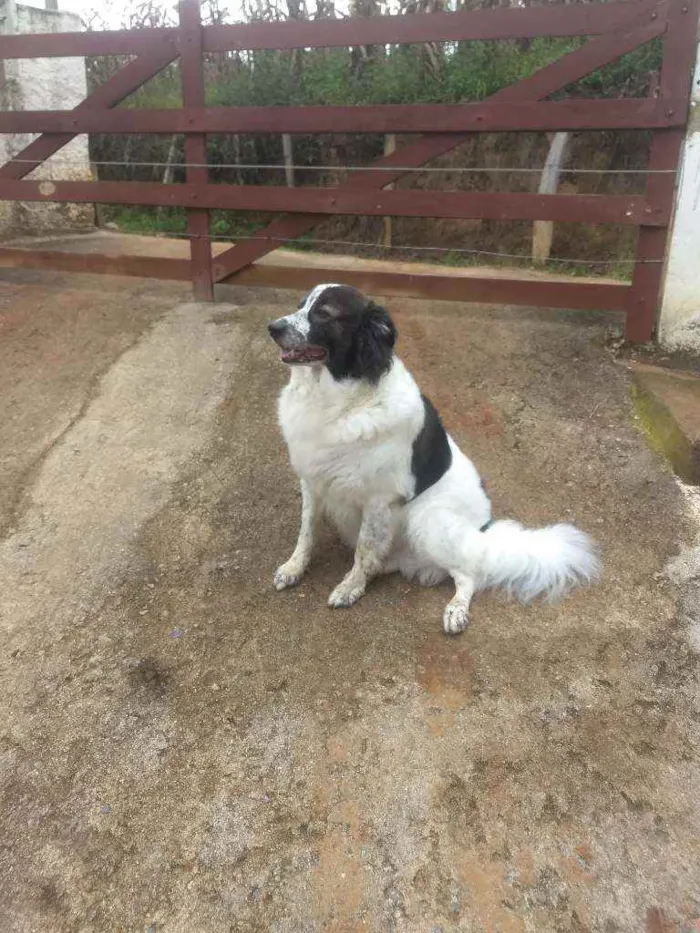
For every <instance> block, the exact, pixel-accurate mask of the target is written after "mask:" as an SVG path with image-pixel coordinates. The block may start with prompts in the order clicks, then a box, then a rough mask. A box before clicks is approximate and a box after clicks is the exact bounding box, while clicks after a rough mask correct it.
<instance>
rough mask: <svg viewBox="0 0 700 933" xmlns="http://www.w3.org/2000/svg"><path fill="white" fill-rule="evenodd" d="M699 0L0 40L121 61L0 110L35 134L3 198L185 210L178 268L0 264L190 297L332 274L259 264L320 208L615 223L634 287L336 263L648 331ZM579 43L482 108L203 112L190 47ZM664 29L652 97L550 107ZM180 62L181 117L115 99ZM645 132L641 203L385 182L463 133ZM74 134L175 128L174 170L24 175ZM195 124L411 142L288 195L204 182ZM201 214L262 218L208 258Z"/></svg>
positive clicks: (410, 284) (21, 52)
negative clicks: (629, 237)
mask: <svg viewBox="0 0 700 933" xmlns="http://www.w3.org/2000/svg"><path fill="white" fill-rule="evenodd" d="M699 3H700V0H633V2H613V3H605V4H574V5H561V6H559V5H555V6H551V5H550V6H539V7H529V8H513V9H503V8H498V9H488V10H481V11H476V12H456V13H429V14H418V15H412V16H385V17H377V18H371V19H344V20H321V21H314V22H296V21H295V22H276V23H252V24H246V25H233V26H202V24H201V21H200V14H199V6H198V3H197V0H185V2H184V3H182V5H181V10H180V24H179V27H178V28H164V29H147V30H131V31H117V32H94V33H89V32H87V33H65V34H42V35H18V36H4V37H1V38H0V58H3V59H7V58H43V57H51V56H98V55H124V54H130V55H134V56H135V58H133V59H132V60H131V61H130V63H129V64H127V65H126V66H125V67H124V68H122V70H121V71H119V72H118V73H117V74H116V75H115V76H114V77H112V78H111V79H110V80H108V81H107V82H106V83H105V84H103V85H102V86H101V87H99V88H98V89H97V90H95V91H94V92H93V93H92V94H91V95H90V96H89V97H88V98H87V99H86V100H85V101H83V102H82V103H81V104H80V105H79V106H78V107H76V108H75V109H73V110H70V111H29V112H3V113H0V132H2V133H40V134H41V135H40V136H39V137H38V138H37V139H35V140H34V141H33V142H32V143H31V144H30V145H29V146H27V147H26V148H25V149H24V150H23V151H22V152H20V153H18V154H17V155H16V156H15V158H14V159H13V160H12V161H10V162H8V163H7V164H5V165H4V166H2V167H0V200H16V201H59V202H89V203H102V204H132V205H153V206H163V205H168V206H175V205H177V206H182V207H185V208H187V216H188V232H189V237H190V249H191V255H190V260H189V261H188V260H184V259H182V260H180V259H165V258H155V257H144V256H140V257H136V256H108V255H80V254H75V253H68V252H58V251H37V250H23V249H17V248H3V249H0V265H5V266H21V267H32V268H44V269H47V268H48V269H62V270H72V271H82V272H109V273H121V274H126V275H139V276H149V277H156V278H165V279H180V280H191V281H192V282H193V285H194V291H195V295H196V296H197V297H198V298H201V299H211V298H212V297H213V291H214V285H215V284H216V283H234V282H235V283H242V284H243V283H245V284H250V285H274V286H276V287H280V288H285V287H286V288H306V287H309V286H311V285H315V284H316V283H317V282H318V281H324V280H333V279H335V278H336V277H337V275H338V272H337V270H336V271H332V270H324V269H321V268H318V267H315V268H308V269H304V268H296V267H290V266H277V267H275V266H274V265H272V264H269V263H265V264H256V260H258V259H260V257H262V256H264V255H265V254H266V253H268V252H270V251H271V250H274V249H276V248H277V247H278V246H279V243H280V240H283V241H287V240H289V239H293V238H295V237H299V236H301V235H303V234H305V233H306V232H307V231H308V230H310V229H312V228H313V227H314V226H315V225H316V224H318V223H319V222H320V221H321V220H323V219H324V218H325V217H327V216H328V215H333V214H352V215H376V216H382V217H384V216H413V217H415V216H418V217H430V218H489V219H498V220H528V221H530V220H549V221H556V222H557V223H567V222H572V221H573V222H579V223H590V224H595V223H606V224H625V225H632V226H635V227H638V228H639V234H638V241H637V254H636V261H635V265H634V274H633V277H632V282H631V284H630V285H626V284H622V283H620V284H616V283H609V282H600V283H596V282H590V281H589V282H577V281H570V282H567V281H561V280H548V279H541V278H537V279H534V278H524V277H523V278H512V277H508V278H498V277H495V276H494V277H480V278H479V277H471V276H470V277H464V276H461V277H457V276H450V275H444V274H440V275H437V274H435V275H431V274H422V273H416V274H412V273H403V272H402V273H399V272H364V271H362V272H358V271H353V272H343V279H344V280H345V281H346V282H348V283H349V284H356V285H358V287H361V288H363V289H365V290H367V291H373V292H375V293H379V294H403V295H410V296H418V297H423V296H425V297H430V298H434V299H455V300H460V301H479V302H498V303H507V304H526V305H535V306H543V307H552V308H574V309H584V308H589V309H600V310H608V309H612V310H621V311H624V312H626V320H627V336H628V338H629V339H630V340H633V341H637V342H641V341H646V340H649V339H650V338H651V337H652V335H653V332H654V325H655V319H656V311H657V304H658V301H659V294H660V286H661V281H662V275H663V260H664V255H665V248H666V240H667V233H668V227H669V223H670V220H671V214H672V209H673V199H674V189H675V181H676V173H677V169H678V165H679V157H680V153H681V146H682V142H683V138H684V129H685V125H686V121H687V117H688V106H689V89H690V81H691V74H692V68H693V63H694V56H695V44H696V33H697V22H698V4H699ZM540 36H542V37H562V36H589V37H591V38H589V39H588V41H586V42H585V43H583V44H582V45H581V46H579V47H578V48H576V49H575V50H574V51H572V52H569V53H567V54H565V55H563V56H562V57H561V58H559V59H558V60H556V61H554V62H552V63H550V64H548V65H546V66H545V67H543V68H541V69H540V70H539V71H536V72H535V73H534V74H532V75H530V77H528V78H525V79H523V80H521V81H518V82H517V83H516V84H512V85H510V86H508V87H505V88H503V89H502V90H500V91H498V92H497V93H495V94H493V95H492V96H491V97H489V98H487V99H486V100H485V101H481V102H479V103H467V104H427V105H420V104H411V105H376V106H352V107H335V106H334V107H217V108H208V107H206V106H205V98H204V74H203V55H204V54H206V53H213V52H225V51H228V50H234V49H236V50H240V49H296V48H304V47H348V46H359V45H376V44H392V45H395V44H400V43H418V42H421V43H422V42H441V41H451V42H455V41H464V40H482V41H483V40H493V39H520V38H534V37H540ZM657 37H660V38H661V39H662V41H663V63H662V68H661V73H660V77H659V81H658V86H657V87H656V88H655V92H654V96H653V97H648V98H643V99H642V98H621V99H599V100H590V99H586V100H580V99H564V100H555V101H552V100H549V99H548V98H549V97H550V96H551V95H552V94H553V93H554V92H556V91H558V90H560V89H562V88H564V87H565V86H566V85H568V84H571V83H572V82H575V81H577V80H579V79H580V78H582V77H583V76H585V75H587V74H590V73H591V72H593V71H595V70H596V69H598V68H601V67H603V66H605V65H607V64H608V63H610V62H612V61H614V60H615V59H617V58H619V57H620V56H622V55H625V54H626V53H628V52H630V51H632V50H633V49H635V48H637V47H638V46H640V45H643V44H644V43H646V42H648V41H650V40H652V39H655V38H657ZM177 58H179V59H180V69H181V78H182V91H183V106H182V108H180V109H168V110H145V109H114V108H116V106H117V105H118V104H119V103H120V102H121V101H123V100H124V99H125V98H126V97H128V96H129V95H130V94H132V93H133V92H134V91H136V90H137V89H138V88H139V87H140V86H141V85H142V84H144V83H145V82H146V81H148V80H149V79H150V78H152V77H153V76H154V75H155V74H157V73H158V72H159V71H160V70H161V69H162V68H164V67H165V66H167V65H169V64H170V63H171V62H173V61H175V60H176V59H177ZM609 129H647V130H651V131H653V140H652V145H651V153H650V159H649V164H648V174H647V176H646V177H647V181H646V186H645V191H644V193H643V194H641V195H620V196H602V195H573V194H569V195H560V194H544V195H540V194H520V193H498V192H494V193H472V192H464V191H432V190H431V191H419V190H396V189H391V190H387V186H391V185H392V184H393V183H394V182H396V181H397V180H398V179H399V178H401V176H402V175H404V174H406V171H407V170H410V169H415V168H417V167H419V166H423V165H425V164H426V163H428V162H430V160H431V159H435V158H436V157H438V156H441V155H443V154H445V153H447V152H449V151H450V150H451V149H453V148H455V147H456V146H458V145H459V144H460V143H462V142H464V140H465V138H466V135H465V134H470V133H483V132H496V131H555V130H609ZM80 133H163V134H174V133H182V134H184V135H185V157H186V162H187V170H186V180H185V182H184V183H181V184H169V185H163V184H156V183H149V182H126V181H124V182H122V181H119V182H113V181H97V182H72V181H57V182H51V181H34V180H24V179H26V176H27V175H29V174H30V173H31V171H32V170H33V169H34V168H36V167H37V166H38V165H40V164H41V163H42V162H43V161H44V160H45V159H47V158H49V157H50V156H51V155H53V154H54V153H55V152H57V151H58V150H59V149H61V147H62V146H64V145H66V143H68V142H69V141H70V140H71V139H73V138H74V136H76V135H77V134H80ZM207 133H275V134H279V133H304V134H310V133H383V134H416V138H415V139H414V140H413V141H412V142H410V143H408V144H407V145H405V146H403V147H402V148H399V149H397V150H396V151H395V152H393V153H391V154H389V155H385V156H384V157H382V158H379V159H377V160H376V161H375V162H374V163H372V165H371V166H367V167H366V170H363V171H357V172H355V173H353V175H352V176H351V178H350V180H349V181H348V182H347V183H344V184H341V185H338V186H336V187H302V188H284V187H276V186H255V185H230V184H213V183H211V182H210V181H209V180H208V169H207V164H206V163H207V147H206V134H207ZM213 208H217V209H218V208H229V209H232V210H237V211H256V212H259V211H269V212H271V213H273V214H279V213H283V215H284V216H282V217H278V218H276V219H273V220H272V221H271V222H270V223H269V224H268V226H267V227H266V228H265V229H264V230H263V231H262V232H261V233H260V234H258V235H256V237H255V238H254V239H249V240H246V241H241V242H238V243H236V244H235V245H233V246H231V247H230V248H229V249H227V250H226V251H225V252H223V253H222V254H219V255H216V256H213V255H212V248H211V247H212V244H211V241H210V222H209V212H210V210H212V209H213Z"/></svg>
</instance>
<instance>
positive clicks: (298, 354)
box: [282, 346, 326, 363]
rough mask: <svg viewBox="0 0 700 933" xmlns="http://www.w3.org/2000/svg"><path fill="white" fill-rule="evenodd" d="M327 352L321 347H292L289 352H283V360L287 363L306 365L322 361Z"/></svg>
mask: <svg viewBox="0 0 700 933" xmlns="http://www.w3.org/2000/svg"><path fill="white" fill-rule="evenodd" d="M325 355H326V351H325V350H323V349H322V348H321V347H311V346H307V347H291V348H290V349H289V350H282V360H283V362H285V363H306V362H309V363H310V362H312V361H313V360H322V359H323V357H324V356H325Z"/></svg>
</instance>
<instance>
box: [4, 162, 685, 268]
mask: <svg viewBox="0 0 700 933" xmlns="http://www.w3.org/2000/svg"><path fill="white" fill-rule="evenodd" d="M11 161H12V162H14V163H16V164H31V165H36V160H33V159H13V160H11ZM89 164H90V166H91V167H93V168H97V167H110V168H163V169H189V168H208V169H216V170H224V169H231V170H235V171H239V172H246V171H249V172H252V171H256V172H258V171H268V172H284V171H288V170H289V169H290V168H291V169H292V170H293V171H294V172H335V173H342V172H347V173H352V172H378V173H381V172H385V173H389V172H390V173H393V174H396V173H401V174H404V173H405V174H413V175H424V174H438V173H441V174H460V175H465V174H489V175H492V174H496V175H516V174H527V175H541V174H542V169H541V168H529V167H522V166H486V165H478V166H468V167H465V166H457V167H450V166H447V167H438V166H418V167H416V166H383V165H297V164H295V165H292V166H289V165H284V164H283V163H272V164H266V163H262V164H260V163H235V162H206V163H200V162H167V161H166V162H160V161H127V160H118V159H110V160H99V161H93V160H90V163H89ZM61 166H70V167H78V166H79V167H82V168H85V167H86V161H85V160H79V159H49V160H47V162H46V163H44V167H48V168H49V169H51V168H59V167H61ZM676 173H677V171H676V169H648V168H640V169H636V168H619V169H618V168H607V169H603V168H600V169H599V168H584V167H579V166H571V167H569V168H563V169H561V174H569V175H598V176H602V175H635V176H641V175H644V176H646V175H675V174H676ZM52 180H56V181H58V180H60V179H52ZM140 235H149V234H143V233H142V234H140ZM150 235H151V236H154V237H155V238H159V239H162V238H171V239H187V240H192V239H202V238H203V236H202V235H200V234H191V233H184V232H182V231H180V230H167V229H163V228H159V229H158V230H157V232H156V233H155V234H153V233H151V234H150ZM209 239H210V240H211V241H214V242H225V243H229V244H235V243H237V242H240V241H249V240H258V241H263V242H267V243H276V244H278V246H287V247H290V246H294V247H296V248H299V247H300V246H301V247H309V246H311V247H313V246H319V247H332V248H345V249H354V250H358V249H362V250H372V251H375V252H378V253H380V254H382V255H388V254H392V253H397V252H399V253H412V254H420V255H426V256H434V257H446V256H459V257H471V258H477V257H484V258H485V259H499V260H501V259H503V260H510V261H516V262H525V263H529V264H532V263H533V257H532V255H531V254H527V253H510V252H501V251H498V250H487V249H472V248H465V247H454V246H420V245H418V244H403V243H402V244H391V245H385V244H381V243H373V242H369V241H364V240H346V239H327V238H307V237H304V238H303V239H293V238H286V237H275V236H266V235H264V234H240V235H239V234H233V233H232V234H227V235H220V234H210V235H209ZM662 263H663V260H661V259H636V258H615V259H590V258H587V257H579V256H567V257H560V256H556V257H549V258H548V259H547V260H546V264H554V265H560V266H587V267H590V268H620V267H634V266H637V265H657V264H662Z"/></svg>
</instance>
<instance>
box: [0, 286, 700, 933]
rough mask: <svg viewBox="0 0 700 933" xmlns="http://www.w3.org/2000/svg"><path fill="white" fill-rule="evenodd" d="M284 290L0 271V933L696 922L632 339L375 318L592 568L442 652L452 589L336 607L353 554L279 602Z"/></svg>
mask: <svg viewBox="0 0 700 933" xmlns="http://www.w3.org/2000/svg"><path fill="white" fill-rule="evenodd" d="M296 297H297V296H295V295H292V294H290V293H283V292H271V291H268V292H261V291H259V292H253V291H251V290H243V289H238V290H230V291H229V293H228V296H227V298H228V299H229V303H228V304H219V305H217V306H196V305H192V304H188V303H187V291H186V290H185V289H184V288H180V287H179V286H174V285H163V284H160V285H159V284H157V283H153V282H145V281H140V280H131V281H118V280H116V279H112V278H107V277H105V278H97V277H94V278H91V277H78V276H72V277H68V276H63V275H58V274H55V275H54V274H48V273H46V274H39V273H37V274H30V273H19V272H10V271H3V272H2V274H1V275H0V397H1V398H2V400H3V404H2V406H1V408H0V527H1V531H2V534H3V535H4V537H2V539H0V693H1V700H0V703H1V709H2V717H1V720H0V791H1V793H2V810H1V812H0V821H1V822H0V915H1V916H2V922H1V924H0V926H1V928H2V931H3V933H30V931H31V933H35V931H36V933H234V931H235V933H268V931H274V933H320V931H327V933H359V931H369V933H384V931H387V933H389V931H391V933H394V931H395V933H414V931H415V933H450V931H468V933H586V931H595V933H644V931H647V930H649V933H681V931H683V933H689V931H697V930H700V871H699V869H698V866H699V865H700V809H699V808H698V799H700V769H699V767H698V764H699V760H700V745H699V743H698V732H699V729H700V699H699V696H698V679H697V678H698V652H700V607H699V595H700V584H699V583H698V580H697V579H696V580H695V582H693V581H692V580H688V576H689V574H687V573H685V574H683V573H680V572H676V573H672V574H671V575H670V578H669V576H668V575H664V574H663V569H664V567H665V565H666V564H667V562H668V560H669V559H670V558H671V557H673V556H674V555H675V554H677V553H678V552H679V550H680V548H681V546H682V545H683V544H684V543H685V544H687V543H689V542H690V541H691V540H692V537H693V534H694V533H695V532H694V528H693V526H692V522H691V520H690V516H689V512H688V509H687V506H686V503H685V500H684V498H683V496H682V494H681V492H680V490H679V488H678V486H677V484H676V482H675V481H674V479H673V477H672V476H671V475H670V474H669V473H668V472H667V470H666V469H665V467H664V466H663V464H662V463H661V461H660V460H659V459H658V458H657V457H656V455H655V454H653V453H651V452H650V451H649V449H648V448H647V446H646V444H645V441H644V438H643V437H642V435H641V433H640V432H639V430H638V428H637V426H636V425H635V423H634V419H633V415H632V410H631V406H630V402H629V398H628V389H629V386H628V373H627V371H626V368H625V365H624V364H622V363H619V362H616V361H615V360H613V359H612V358H611V356H610V355H609V354H608V352H607V351H606V349H605V347H604V334H605V326H606V323H609V322H606V321H605V319H602V318H601V317H600V316H594V315H590V316H588V315H584V314H580V313H579V314H571V315H567V314H553V313H551V312H546V313H545V312H536V311H528V310H523V309H517V310H512V309H493V308H491V309H486V308H480V307H476V306H472V305H463V306H458V305H454V304H453V305H447V304H439V303H433V304H431V303H429V302H418V301H409V300H394V299H392V300H391V301H389V302H388V303H387V304H388V307H389V308H390V310H391V311H392V313H393V314H394V315H395V318H396V321H397V324H398V327H399V331H400V342H399V351H400V353H401V355H402V356H403V357H404V359H405V360H406V361H407V363H408V364H409V366H410V367H411V368H412V370H413V371H414V372H415V374H416V375H417V377H418V379H419V381H420V383H421V385H422V387H423V389H424V391H425V392H426V393H427V394H429V395H431V396H432V398H433V400H434V401H435V403H436V404H437V406H438V408H439V409H440V410H441V412H442V414H443V417H444V420H445V422H446V424H447V426H448V428H449V429H450V431H451V432H452V433H453V435H454V436H455V437H456V439H457V440H458V441H459V442H460V443H461V444H462V445H463V446H464V448H465V449H466V450H467V451H468V452H469V454H470V455H471V456H472V457H473V458H474V459H475V461H476V462H477V465H478V466H479V468H480V469H481V471H482V473H483V475H484V477H485V478H486V481H487V484H488V487H489V491H490V492H491V494H492V497H493V500H494V512H495V514H496V515H497V516H506V515H508V516H514V517H517V518H520V519H521V520H523V521H525V522H527V523H531V524H541V523H545V522H549V521H553V520H558V519H569V520H572V521H575V522H577V523H579V524H580V525H581V526H582V527H583V528H585V529H586V530H588V531H590V532H591V533H593V534H594V535H595V536H596V537H597V538H598V539H599V541H600V543H601V545H602V548H603V554H604V561H605V576H604V580H603V582H602V583H601V585H599V586H598V587H596V588H593V589H588V590H584V591H580V592H579V593H578V594H576V595H575V596H573V597H571V598H569V599H568V600H567V601H566V602H564V603H562V604H561V605H559V606H549V605H542V604H537V605H535V606H531V607H528V608H523V607H520V606H518V605H514V604H510V603H508V602H506V601H505V600H503V599H501V598H500V597H498V596H496V595H490V594H482V595H480V596H479V597H478V598H477V599H476V601H475V604H474V607H473V614H472V624H471V627H470V628H469V630H468V631H467V632H466V633H465V634H464V635H462V636H459V637H457V638H452V639H450V638H447V637H446V636H445V635H443V633H442V629H441V611H442V607H443V605H444V603H445V602H446V600H447V598H448V591H447V590H446V589H444V588H438V589H436V590H420V589H418V588H416V587H413V586H409V585H408V584H406V583H405V582H403V581H402V580H400V579H397V578H387V579H382V580H380V581H379V582H377V583H375V584H373V585H372V587H371V590H370V591H369V592H368V594H367V596H366V597H365V598H364V599H363V600H362V601H361V602H360V603H359V604H358V605H357V606H356V607H354V608H353V609H351V610H349V611H346V612H340V611H331V610H329V609H327V608H326V602H325V601H326V597H327V594H328V592H329V590H330V589H331V588H332V587H333V585H334V584H335V583H337V582H338V581H339V579H340V578H341V576H342V575H343V573H344V571H345V570H346V569H347V567H348V566H349V564H348V560H349V556H348V554H347V553H345V552H344V551H343V550H342V549H341V548H340V547H339V546H338V545H337V544H336V543H335V542H334V541H333V539H332V537H331V536H330V535H329V536H328V537H327V539H326V541H325V545H324V547H323V548H322V549H321V550H320V553H319V555H318V559H317V561H316V563H315V565H314V567H313V570H312V572H311V574H310V575H309V577H308V578H307V580H306V581H305V583H304V584H303V585H302V586H301V587H300V588H299V589H297V590H295V591H289V592H285V593H282V594H278V593H276V592H275V591H274V589H273V587H272V585H271V576H272V572H273V570H274V568H275V567H276V566H277V564H278V563H280V562H281V561H282V560H283V559H284V558H286V557H287V556H288V553H289V552H290V550H291V548H292V546H293V542H294V539H295V535H296V530H297V521H298V513H299V497H298V494H297V490H296V488H295V483H294V480H293V477H292V475H291V472H290V469H289V467H288V465H287V461H286V457H285V452H284V450H283V446H282V443H281V440H280V437H279V433H278V430H277V426H276V419H275V402H276V395H277V392H278V391H279V389H280V387H281V385H282V384H283V382H284V379H285V376H286V373H285V371H284V370H283V368H282V367H281V365H280V364H279V363H278V362H277V359H276V353H275V351H274V348H273V346H272V345H271V343H270V342H269V340H268V338H267V335H266V332H265V327H264V324H265V322H266V321H267V320H268V319H269V318H271V317H273V316H278V315H279V314H280V313H281V312H282V311H283V310H285V309H287V308H289V307H290V306H291V302H292V301H294V300H295V298H296ZM675 566H676V569H678V564H676V565H675ZM691 576H692V574H691Z"/></svg>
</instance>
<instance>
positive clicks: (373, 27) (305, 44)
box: [0, 0, 668, 58]
mask: <svg viewBox="0 0 700 933" xmlns="http://www.w3.org/2000/svg"><path fill="white" fill-rule="evenodd" d="M667 10H668V3H667V2H663V0H662V2H654V0H642V2H635V0H629V2H624V3H605V4H595V3H592V4H585V5H584V4H581V5H576V6H569V7H566V6H555V5H548V6H541V7H531V8H529V9H517V8H516V9H496V10H475V11H471V12H468V11H459V12H456V13H430V14H426V13H418V14H413V15H409V16H377V17H372V18H371V19H362V18H353V19H343V20H318V21H315V22H283V23H245V24H240V25H233V26H203V27H202V50H203V51H204V52H229V51H240V50H251V51H253V50H257V49H270V50H273V49H277V50H284V49H300V48H344V47H349V46H357V45H405V44H411V43H420V42H462V41H475V40H480V41H487V40H492V39H531V38H538V37H552V38H557V37H562V38H564V37H573V36H598V35H603V34H605V33H610V32H614V31H616V30H618V29H620V28H621V27H623V26H625V25H627V24H628V23H629V21H630V19H631V18H633V17H638V16H640V15H641V16H647V17H649V18H650V19H652V20H655V21H657V22H659V23H660V24H662V25H663V23H664V22H665V18H666V15H667ZM154 41H169V42H172V43H173V44H174V45H175V46H176V47H177V48H178V50H179V51H181V46H182V37H181V34H180V30H179V29H177V28H165V29H135V30H115V31H105V32H93V33H84V32H76V33H63V34H61V33H53V34H52V33H46V34H41V35H25V36H22V35H20V36H2V37H0V58H51V57H60V56H68V55H72V56H74V55H77V56H83V55H85V56H88V55H89V56H97V55H129V54H136V53H142V52H147V51H149V49H150V48H151V47H152V44H153V42H154Z"/></svg>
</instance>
